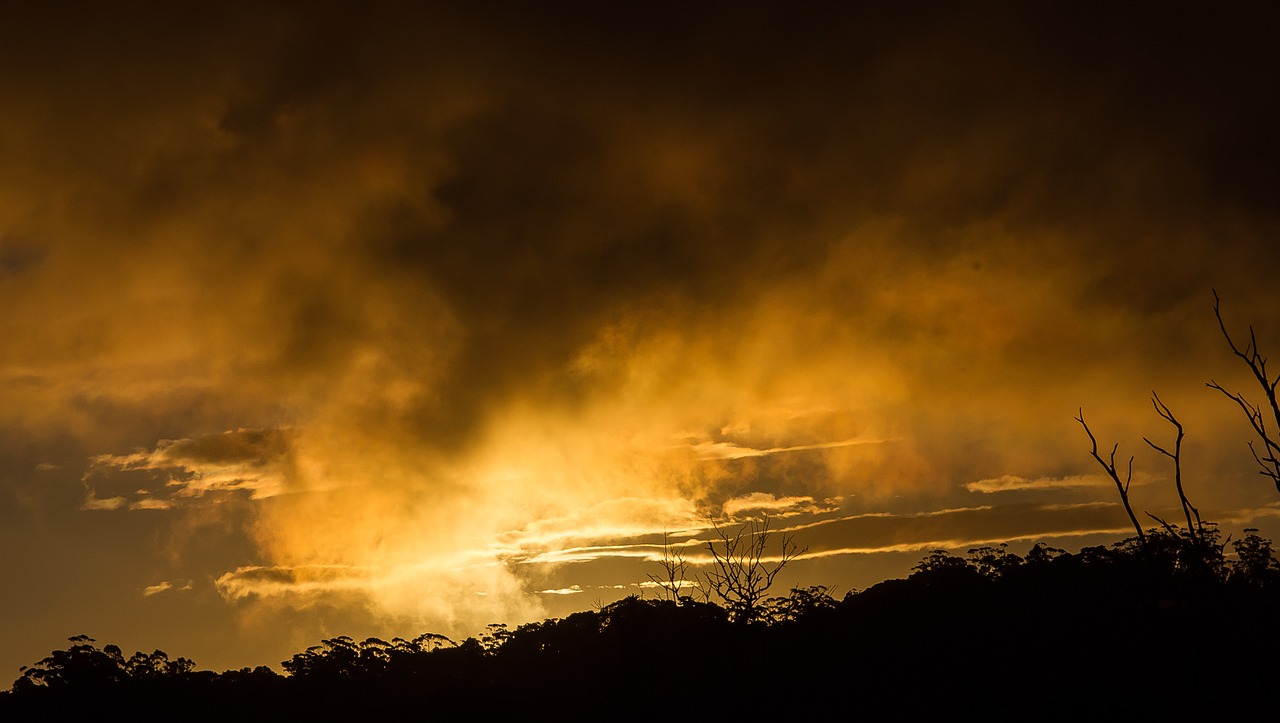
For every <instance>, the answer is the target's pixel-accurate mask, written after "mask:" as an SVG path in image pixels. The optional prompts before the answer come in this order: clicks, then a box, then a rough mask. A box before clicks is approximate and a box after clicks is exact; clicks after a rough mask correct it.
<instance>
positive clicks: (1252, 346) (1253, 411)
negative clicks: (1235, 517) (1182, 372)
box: [1205, 290, 1280, 492]
mask: <svg viewBox="0 0 1280 723" xmlns="http://www.w3.org/2000/svg"><path fill="white" fill-rule="evenodd" d="M1221 304H1222V302H1221V299H1219V298H1218V292H1217V290H1214V292H1213V314H1214V316H1216V317H1217V318H1218V328H1219V329H1221V330H1222V336H1223V338H1225V339H1226V340H1227V346H1229V347H1231V353H1232V354H1235V355H1236V356H1237V357H1239V358H1240V359H1241V360H1242V361H1244V363H1245V364H1246V365H1247V366H1248V367H1249V371H1250V372H1251V373H1252V374H1253V378H1254V379H1255V380H1257V382H1258V386H1260V387H1261V388H1262V393H1263V396H1265V397H1266V399H1267V410H1266V411H1265V412H1264V411H1263V408H1262V406H1261V405H1259V404H1253V403H1251V402H1250V401H1248V400H1247V399H1245V397H1244V395H1242V394H1239V393H1237V392H1230V391H1227V390H1226V389H1225V388H1223V387H1222V385H1220V384H1218V383H1217V382H1215V381H1213V380H1209V382H1207V383H1206V384H1205V386H1207V387H1209V388H1211V389H1217V390H1218V391H1219V392H1222V393H1223V394H1224V395H1225V396H1226V397H1227V398H1228V399H1230V400H1231V401H1233V402H1235V403H1236V405H1237V406H1239V407H1240V410H1241V411H1243V412H1244V415H1245V418H1246V419H1248V420H1249V425H1250V426H1251V427H1253V431H1254V433H1255V434H1257V435H1258V440H1259V441H1260V442H1261V443H1262V451H1261V452H1259V451H1258V448H1257V447H1255V446H1254V445H1253V442H1249V450H1250V451H1251V452H1253V458H1254V460H1255V461H1257V463H1258V467H1259V470H1258V471H1259V473H1260V474H1262V475H1264V476H1266V477H1268V478H1270V479H1271V481H1272V482H1273V483H1275V486H1276V491H1277V492H1280V437H1278V436H1277V433H1278V430H1280V402H1277V400H1276V385H1278V384H1280V375H1278V376H1277V377H1276V378H1275V379H1272V378H1271V377H1270V375H1269V373H1268V372H1267V358H1266V357H1265V356H1263V355H1262V352H1261V351H1260V350H1259V349H1258V338H1257V335H1256V334H1254V331H1253V325H1252V324H1250V325H1249V343H1248V344H1246V345H1245V346H1244V348H1243V349H1241V348H1240V347H1239V346H1237V345H1236V342H1235V340H1233V339H1232V338H1231V334H1230V332H1228V331H1227V324H1226V322H1225V321H1223V320H1222V307H1221ZM1268 418H1270V419H1271V420H1273V421H1274V422H1275V424H1276V428H1275V429H1271V428H1268V427H1267V420H1268Z"/></svg>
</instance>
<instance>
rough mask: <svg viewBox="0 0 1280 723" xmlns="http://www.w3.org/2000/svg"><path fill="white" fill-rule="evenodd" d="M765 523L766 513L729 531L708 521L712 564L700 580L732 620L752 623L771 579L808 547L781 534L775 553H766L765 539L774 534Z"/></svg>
mask: <svg viewBox="0 0 1280 723" xmlns="http://www.w3.org/2000/svg"><path fill="white" fill-rule="evenodd" d="M769 526H770V520H769V516H768V515H764V516H763V517H762V518H761V519H759V520H750V521H748V522H746V523H744V524H741V525H739V526H738V528H737V529H736V530H735V531H733V532H730V531H729V530H728V529H726V528H725V527H721V526H720V524H719V523H717V522H715V521H712V529H713V530H715V535H716V539H715V540H712V541H711V542H708V543H707V551H708V552H710V553H711V558H712V565H711V569H710V570H709V571H708V572H706V573H705V574H704V575H703V582H704V584H705V588H706V590H707V594H708V595H712V594H714V595H715V596H717V597H719V598H720V600H721V601H723V602H724V604H725V606H726V607H727V608H728V609H729V614H730V616H731V617H732V618H733V620H734V621H736V622H740V623H750V622H754V621H755V620H756V619H757V618H758V617H759V613H760V610H759V605H760V601H761V600H763V599H764V597H765V595H766V594H767V593H768V592H769V588H771V587H772V586H773V581H774V578H776V577H777V576H778V573H779V572H782V569H783V568H784V567H786V566H787V563H789V562H791V561H792V560H794V559H795V558H796V557H798V556H800V555H802V554H804V553H805V552H806V551H807V550H808V548H804V549H801V548H800V547H798V546H797V545H796V542H795V537H794V536H793V535H781V536H780V537H779V551H778V554H777V556H776V557H771V556H769V555H768V554H767V552H768V549H769V541H770V539H771V538H772V537H773V534H774V533H773V531H772V530H770V529H769Z"/></svg>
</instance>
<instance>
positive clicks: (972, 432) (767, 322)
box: [0, 2, 1280, 684]
mask: <svg viewBox="0 0 1280 723" xmlns="http://www.w3.org/2000/svg"><path fill="white" fill-rule="evenodd" d="M1277 14H1278V13H1277V10H1276V9H1275V7H1274V6H1273V5H1270V4H1268V3H1234V2H1227V3H1218V4H1214V5H1212V6H1209V5H1206V4H1199V5H1195V6H1191V7H1187V8H1183V7H1182V6H1180V5H1179V4H1176V3H1170V4H1160V5H1159V6H1153V5H1148V4H1138V3H1135V4H1132V5H1121V4H1116V3H1090V2H1070V3H1053V2H1048V3H982V2H978V3H972V2H958V3H955V2H949V3H831V4H827V3H819V4H807V3H785V4H784V3H703V4H696V5H695V6H692V7H691V6H689V5H688V4H665V3H633V2H615V3H586V2H582V3H567V2H553V3H532V4H524V3H513V4H501V3H499V4H493V3H487V4H479V3H454V4H449V3H432V4H427V3H374V4H372V7H366V6H364V5H358V4H355V3H333V2H308V3H298V4H289V3H238V2H222V3H211V4H207V5H205V4H173V3H85V4H74V3H60V4H53V3H40V4H32V5H31V6H29V7H28V6H24V5H23V4H19V3H7V4H5V6H4V8H3V10H0V99H2V103H0V107H2V109H0V550H2V551H0V674H3V673H7V674H8V676H9V677H8V678H4V682H5V683H6V684H7V683H8V682H9V681H10V680H12V679H13V678H16V677H17V676H18V667H19V666H21V665H28V664H31V663H33V662H35V661H37V660H39V659H40V658H42V657H43V656H44V655H46V654H48V652H50V651H51V650H54V649H56V648H59V647H63V644H64V643H65V641H66V638H67V637H69V636H72V635H77V634H81V633H84V634H89V635H91V636H93V637H95V638H97V639H98V640H99V641H100V642H103V643H106V642H111V643H115V644H118V645H120V646H121V647H122V648H124V649H125V650H126V653H127V652H131V651H132V650H145V651H149V650H152V649H156V648H159V649H162V650H165V651H166V652H168V653H170V654H171V655H183V656H186V657H189V658H193V659H194V660H195V661H196V663H197V665H198V666H199V667H205V668H212V669H215V670H222V669H227V668H239V667H242V666H255V665H264V664H265V665H272V666H274V667H276V668H277V669H279V662H280V661H282V660H284V659H287V658H288V657H289V656H291V655H292V654H293V653H295V652H299V651H301V650H303V649H305V648H306V647H307V646H309V645H313V644H316V643H318V642H319V641H320V640H321V639H322V638H326V637H333V636H337V635H351V636H352V637H355V638H357V639H362V638H363V637H367V636H370V635H378V636H381V637H385V638H390V637H392V636H401V637H412V636H414V635H417V634H419V633H422V632H427V631H431V632H438V633H442V634H446V635H450V636H454V637H455V638H461V637H466V636H468V635H475V634H478V633H481V632H483V630H484V626H485V625H487V624H489V623H496V622H505V623H508V624H512V625H515V624H519V623H522V622H528V621H532V620H540V619H543V618H545V617H548V616H563V615H565V614H568V613H569V612H571V611H574V610H583V609H589V608H591V607H593V606H597V605H601V604H607V603H608V602H611V601H613V600H616V599H619V598H620V597H622V596H625V595H631V594H640V595H644V596H647V597H654V596H657V595H658V594H659V592H658V591H655V590H654V589H653V588H652V587H651V586H648V585H646V583H649V582H650V580H649V575H651V574H655V573H658V572H659V571H660V565H659V563H658V562H657V561H658V560H660V559H661V555H662V551H663V540H664V535H666V539H667V540H669V541H671V542H672V544H674V545H676V546H677V548H678V549H682V550H684V551H685V552H686V553H687V554H688V556H689V557H690V559H692V560H694V561H695V562H698V561H701V560H704V559H705V554H704V551H705V547H704V544H705V542H706V541H707V540H709V539H711V537H712V535H713V533H714V530H713V529H712V528H711V521H713V520H715V521H719V522H720V523H722V524H727V525H732V524H733V523H734V522H735V521H736V522H741V521H743V520H747V519H751V518H753V517H754V518H759V517H760V516H761V515H769V516H770V518H771V525H772V528H773V529H774V530H776V531H779V533H780V534H787V535H791V536H793V538H794V540H795V541H796V542H797V544H798V545H799V546H800V547H803V548H806V552H805V554H804V555H802V556H801V557H800V558H799V559H797V560H795V561H793V562H792V563H791V564H790V565H789V566H788V567H787V568H786V570H785V573H784V575H783V576H781V577H780V578H779V580H778V590H779V591H783V590H785V589H786V588H787V587H790V586H792V585H816V584H824V585H829V586H831V587H832V588H833V589H834V590H835V591H836V593H837V594H838V595H840V594H844V593H845V592H849V591H853V590H859V589H863V588H866V587H868V586H870V585H872V584H874V583H875V582H877V581H879V580H882V579H886V578H891V577H901V576H905V575H906V574H909V573H910V570H911V567H912V566H913V565H914V564H915V563H916V562H918V561H919V560H920V559H921V558H922V557H923V556H924V555H925V554H927V552H928V551H929V550H932V549H938V548H942V549H948V550H951V551H954V552H958V553H960V554H963V553H964V552H965V551H966V550H967V549H969V548H972V547H975V546H979V545H985V544H996V543H998V542H1001V541H1009V542H1010V547H1011V549H1015V550H1021V551H1025V549H1026V548H1027V547H1029V546H1030V545H1031V544H1033V543H1034V542H1038V541H1040V542H1044V543H1045V544H1049V545H1052V546H1055V547H1060V548H1064V549H1068V550H1072V551H1074V550H1077V549H1079V548H1080V547H1082V546H1085V545H1094V544H1110V543H1111V542H1114V541H1116V540H1118V539H1121V538H1122V537H1124V536H1125V535H1126V533H1127V532H1128V531H1129V527H1128V525H1129V523H1128V518H1127V517H1126V516H1125V514H1124V511H1123V509H1122V508H1121V507H1120V506H1119V505H1118V496H1117V494H1116V490H1115V487H1114V485H1113V483H1112V482H1111V481H1110V479H1109V478H1108V477H1106V476H1105V474H1104V473H1103V472H1102V470H1101V469H1100V468H1099V467H1098V466H1097V464H1096V463H1095V462H1094V461H1093V459H1092V458H1091V457H1090V456H1089V449H1090V448H1089V442H1088V438H1087V437H1086V435H1085V434H1084V430H1083V429H1082V428H1081V426H1080V425H1079V423H1078V422H1077V421H1076V419H1075V418H1076V416H1077V415H1078V414H1080V413H1081V411H1083V414H1084V416H1085V419H1086V420H1087V421H1088V423H1089V426H1090V428H1091V429H1092V430H1093V432H1094V433H1095V434H1096V435H1097V437H1098V439H1099V442H1100V444H1101V446H1102V452H1103V454H1104V455H1105V454H1107V452H1108V450H1109V449H1110V447H1111V445H1113V444H1118V445H1119V448H1118V452H1117V460H1118V461H1119V462H1120V466H1121V469H1122V470H1123V469H1124V466H1125V463H1126V461H1127V460H1128V458H1129V456H1133V457H1134V462H1133V469H1134V472H1133V483H1132V485H1133V486H1132V489H1131V500H1132V501H1133V504H1134V507H1135V509H1136V511H1137V512H1138V514H1139V515H1144V513H1146V512H1150V513H1151V514H1153V515H1157V516H1160V517H1163V518H1165V519H1167V520H1170V521H1175V520H1177V519H1179V517H1178V515H1180V510H1179V508H1178V499H1177V496H1176V493H1175V491H1174V487H1173V470H1172V465H1171V464H1170V462H1169V460H1168V459H1166V458H1164V457H1162V456H1160V455H1159V454H1158V453H1157V452H1156V451H1154V450H1152V449H1151V448H1150V447H1148V446H1147V445H1146V444H1145V443H1144V442H1143V437H1147V438H1149V439H1151V440H1152V441H1153V442H1155V443H1156V444H1160V445H1162V446H1165V447H1169V446H1170V445H1172V444H1173V438H1174V430H1173V428H1172V426H1171V425H1169V424H1168V423H1167V422H1165V421H1164V420H1163V419H1161V418H1160V417H1159V416H1158V415H1157V414H1156V412H1155V410H1154V409H1153V407H1152V403H1151V395H1152V393H1153V392H1156V393H1158V394H1159V395H1160V399H1161V400H1162V401H1163V402H1164V403H1166V404H1168V406H1169V408H1170V409H1171V410H1172V411H1173V412H1174V414H1176V415H1177V418H1178V419H1179V420H1180V421H1181V422H1182V423H1183V424H1184V426H1185V429H1186V440H1185V443H1184V446H1183V457H1182V462H1183V474H1184V480H1185V483H1186V488H1187V494H1188V496H1189V497H1190V499H1191V501H1192V503H1194V504H1195V505H1197V506H1198V507H1199V509H1200V512H1201V515H1202V516H1203V518H1204V519H1206V520H1214V521H1217V522H1218V523H1219V524H1220V526H1221V529H1222V531H1223V532H1224V534H1226V533H1230V534H1233V535H1235V536H1236V537H1239V535H1240V534H1241V531H1242V530H1243V529H1245V528H1249V527H1253V528H1259V529H1261V530H1262V531H1263V532H1264V534H1267V535H1269V536H1272V537H1275V536H1277V534H1280V518H1278V515H1280V493H1278V492H1277V490H1276V488H1275V486H1274V485H1273V484H1272V483H1271V482H1270V481H1269V480H1268V479H1266V478H1264V477H1262V476H1260V475H1259V474H1258V473H1257V468H1256V465H1255V463H1254V461H1253V458H1252V457H1251V456H1250V453H1249V449H1248V446H1247V443H1248V441H1249V440H1250V434H1251V431H1250V428H1249V426H1248V424H1247V423H1246V421H1245V419H1244V417H1243V415H1242V414H1241V413H1240V410H1239V409H1238V408H1237V407H1235V406H1234V405H1233V404H1232V403H1231V402H1230V400H1228V399H1226V398H1225V397H1223V396H1222V395H1221V394H1220V393H1218V392H1216V391H1214V390H1212V389H1208V388H1206V386H1205V383H1206V382H1208V381H1210V380H1216V381H1217V382H1219V383H1221V384H1222V385H1223V386H1224V387H1226V388H1228V389H1234V390H1238V391H1241V392H1243V393H1245V395H1246V396H1250V397H1251V398H1253V399H1254V400H1257V399H1258V398H1259V391H1258V387H1257V385H1256V383H1255V382H1254V381H1253V380H1252V379H1251V378H1250V377H1249V375H1248V369H1247V368H1246V367H1245V366H1244V365H1243V363H1241V362H1240V360H1238V359H1236V358H1234V357H1233V356H1232V355H1231V353H1230V350H1229V349H1228V348H1227V346H1226V343H1225V341H1224V340H1223V337H1222V332H1221V331H1220V329H1219V327H1218V322H1217V320H1216V319H1215V317H1214V306H1213V291H1214V290H1215V289H1216V290H1217V292H1218V293H1219V295H1220V296H1221V299H1222V306H1221V310H1222V316H1223V320H1224V322H1225V324H1226V325H1227V327H1228V329H1229V331H1230V332H1231V333H1233V334H1234V335H1236V338H1237V339H1245V338H1247V335H1248V329H1249V327H1250V325H1253V327H1254V329H1255V330H1256V333H1257V339H1258V342H1259V344H1260V345H1261V347H1262V350H1263V351H1264V352H1266V351H1268V350H1273V351H1274V350H1278V349H1280V308H1278V307H1277V306H1276V304H1275V303H1274V301H1273V294H1274V289H1275V279H1276V277H1277V274H1278V273H1280V243H1277V239H1280V234H1278V232H1280V203H1278V202H1277V201H1278V199H1277V191H1278V189H1280V135H1277V133H1276V132H1275V129H1276V128H1280V96H1277V94H1276V93H1275V90H1274V79H1275V75H1276V70H1277V68H1278V67H1280V65H1278V61H1280V57H1278V56H1280V42H1277V40H1280V39H1278V38H1277V33H1276V28H1277V27H1280V23H1278V21H1280V17H1277ZM1144 519H1145V521H1146V522H1148V523H1149V524H1151V525H1155V524H1156V523H1155V522H1154V521H1153V520H1151V518H1147V517H1145V516H1144Z"/></svg>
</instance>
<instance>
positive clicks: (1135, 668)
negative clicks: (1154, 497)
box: [0, 525, 1280, 720]
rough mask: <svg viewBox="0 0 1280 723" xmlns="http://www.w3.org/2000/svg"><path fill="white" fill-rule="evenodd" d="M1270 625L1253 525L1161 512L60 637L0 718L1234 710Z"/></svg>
mask: <svg viewBox="0 0 1280 723" xmlns="http://www.w3.org/2000/svg"><path fill="white" fill-rule="evenodd" d="M1228 548H1230V552H1228ZM1278 621H1280V563H1278V562H1277V559H1276V556H1275V553H1274V550H1273V547H1272V543H1271V542H1270V541H1269V540H1266V539H1263V538H1261V537H1259V536H1258V535H1257V533H1256V531H1255V530H1249V531H1246V535H1245V536H1244V537H1243V538H1241V539H1238V540H1234V541H1231V542H1229V543H1226V544H1224V543H1223V542H1222V541H1221V540H1220V536H1219V533H1218V532H1217V530H1216V528H1214V527H1213V526H1212V525H1206V526H1204V527H1202V528H1201V529H1200V530H1199V531H1198V533H1197V534H1191V533H1190V532H1188V531H1185V530H1180V529H1178V528H1176V527H1173V526H1166V527H1163V528H1155V529H1152V530H1149V531H1147V533H1146V534H1145V535H1144V537H1143V538H1142V539H1139V538H1137V537H1133V538H1129V539H1126V540H1123V541H1120V542H1118V543H1116V544H1114V545H1111V546H1098V547H1086V548H1084V549H1081V550H1080V551H1079V552H1077V553H1069V552H1066V551H1064V550H1060V549H1057V548H1053V547H1049V546H1046V545H1044V544H1037V545H1035V546H1034V547H1032V548H1031V549H1030V551H1029V552H1028V553H1027V554H1026V555H1025V556H1019V555H1016V554H1013V553H1011V552H1010V551H1009V550H1008V548H1007V546H1005V545H999V546H991V547H980V548H975V549H973V550H970V551H969V552H968V554H967V556H963V557H961V556H956V555H952V554H948V553H947V552H945V551H942V550H936V551H933V552H931V553H929V554H928V555H927V556H926V557H924V559H922V560H921V561H920V563H919V564H918V565H916V566H915V568H914V571H913V573H912V574H911V575H910V576H909V577H907V578H905V579H899V580H888V581H885V582H882V583H879V584H877V585H875V586H873V587H870V588H868V589H866V590H864V591H860V592H849V593H847V594H845V595H843V596H842V597H840V598H837V597H835V596H833V595H832V594H831V591H830V590H829V589H828V588H826V587H822V586H817V587H806V588H796V589H793V590H791V591H790V592H789V593H788V594H787V595H785V596H777V597H771V598H768V599H766V600H764V601H762V602H761V604H760V605H759V606H758V607H757V609H756V610H755V611H754V613H753V614H752V615H751V616H750V617H747V616H740V615H739V616H733V615H731V614H730V611H729V610H728V609H727V608H726V607H722V606H720V605H717V604H715V603H712V602H706V601H700V600H695V599H694V598H692V597H687V596H686V597H680V598H678V599H676V600H672V599H666V600H654V599H641V598H639V597H634V596H633V597H628V598H625V599H623V600H620V601H618V602H615V603H613V604H610V605H605V606H603V607H600V608H599V609H597V610H590V611H585V612H579V613H575V614H572V615H569V616H568V617H565V618H562V619H550V620H545V621H543V622H537V623H530V624H527V625H521V626H519V627H516V628H514V629H509V628H508V627H506V626H504V625H491V626H489V628H488V630H487V631H486V633H485V634H483V635H481V636H480V637H478V638H475V637H473V638H467V639H466V640H463V641H461V642H459V643H455V642H454V641H452V640H450V639H448V638H445V637H444V636H441V635H435V634H425V635H421V636H419V637H416V638H413V639H401V638H395V639H393V640H391V641H384V640H380V639H377V638H369V639H367V640H363V641H356V640H353V639H351V638H347V637H338V638H332V639H329V640H325V641H323V642H322V643H321V644H320V645H317V646H314V647H311V648H309V649H307V650H305V651H303V652H300V653H298V654H296V655H294V656H293V657H292V658H290V659H289V660H287V661H284V662H283V663H282V668H283V671H284V674H280V673H277V672H275V671H273V670H271V669H270V668H266V667H259V668H255V669H252V670H251V669H248V668H244V669H241V670H229V671H225V672H222V673H216V672H213V671H208V670H197V669H196V668H195V665H194V663H193V662H192V661H190V660H188V659H186V658H169V657H168V656H167V655H166V654H165V653H163V652H161V651H155V652H154V653H151V654H144V653H136V654H134V655H133V656H132V657H129V658H125V657H124V655H123V653H122V651H121V650H120V648H118V647H116V646H114V645H104V646H103V647H101V648H99V647H97V645H96V644H95V641H94V640H92V639H91V638H88V637H85V636H77V637H74V638H71V639H70V642H71V645H70V646H69V647H68V648H67V649H66V650H58V651H55V652H53V653H52V654H50V655H49V656H48V657H46V658H45V659H43V660H41V661H39V662H37V663H35V664H34V665H32V666H30V667H28V668H25V669H23V670H22V671H21V676H20V677H19V678H18V679H17V680H16V681H15V682H14V683H13V686H12V689H11V690H10V691H8V692H7V693H4V694H3V695H0V719H3V720H75V719H84V720H88V719H94V720H144V719H148V720H211V719H214V718H217V719H226V718H229V717H230V718H233V719H236V720H281V719H287V720H298V719H304V718H308V717H315V718H321V719H324V720H336V719H342V718H350V719H355V720H369V719H371V718H372V717H373V716H380V717H381V716H396V717H397V718H399V719H406V720H425V719H438V718H443V719H449V718H466V719H486V720H488V719H502V718H514V717H517V716H519V717H522V718H525V719H534V720H544V719H551V718H561V717H577V718H581V717H588V718H590V719H598V720H640V719H645V720H654V719H659V720H660V719H684V718H694V719H696V718H700V717H710V718H721V717H724V716H728V715H735V716H737V715H752V716H764V717H768V718H770V719H782V720H794V719H796V718H797V717H799V716H801V715H812V714H815V713H827V714H837V715H839V716H841V717H842V718H844V717H847V718H855V717H865V716H872V717H876V716H887V715H894V716H895V717H899V718H903V719H907V720H915V719H920V718H923V717H931V716H941V715H945V716H946V717H948V718H959V719H962V720H965V719H983V720H993V719H1006V720H1012V719H1017V720H1079V719H1080V718H1082V717H1083V716H1086V715H1089V716H1101V717H1103V718H1104V719H1110V718H1113V717H1116V716H1119V715H1136V716H1138V717H1140V718H1141V719H1154V718H1155V717H1158V716H1165V715H1170V716H1172V715H1177V716H1179V717H1186V716H1187V715H1190V714H1197V715H1208V714H1232V715H1234V714H1240V713H1243V712H1245V711H1249V710H1251V709H1252V708H1253V707H1255V706H1258V705H1266V703H1268V702H1269V701H1270V697H1271V694H1272V693H1271V691H1272V690H1273V685H1274V679H1275V672H1274V661H1275V659H1276V654H1277V650H1280V648H1277V646H1276V644H1277V643H1278V642H1280V635H1278V634H1277V622H1278Z"/></svg>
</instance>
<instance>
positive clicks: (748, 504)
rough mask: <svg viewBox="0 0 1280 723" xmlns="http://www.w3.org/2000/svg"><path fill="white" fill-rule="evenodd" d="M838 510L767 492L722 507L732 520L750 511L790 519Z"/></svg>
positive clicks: (737, 498) (730, 501)
mask: <svg viewBox="0 0 1280 723" xmlns="http://www.w3.org/2000/svg"><path fill="white" fill-rule="evenodd" d="M836 509H839V508H838V507H836V506H832V505H830V504H827V505H825V506H819V505H816V504H814V500H813V498H812V497H808V496H803V497H775V496H774V495H771V494H769V493H766V492H752V493H751V494H749V495H744V496H742V497H735V498H733V499H731V500H728V501H727V502H725V503H724V505H722V506H721V510H722V511H723V512H724V514H725V516H726V517H728V518H730V519H733V518H736V517H737V516H738V515H739V514H740V513H742V512H745V511H748V510H750V511H758V512H763V513H765V514H771V515H776V516H780V517H789V516H792V515H798V514H802V513H809V514H815V513H819V512H825V511H832V510H836Z"/></svg>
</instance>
